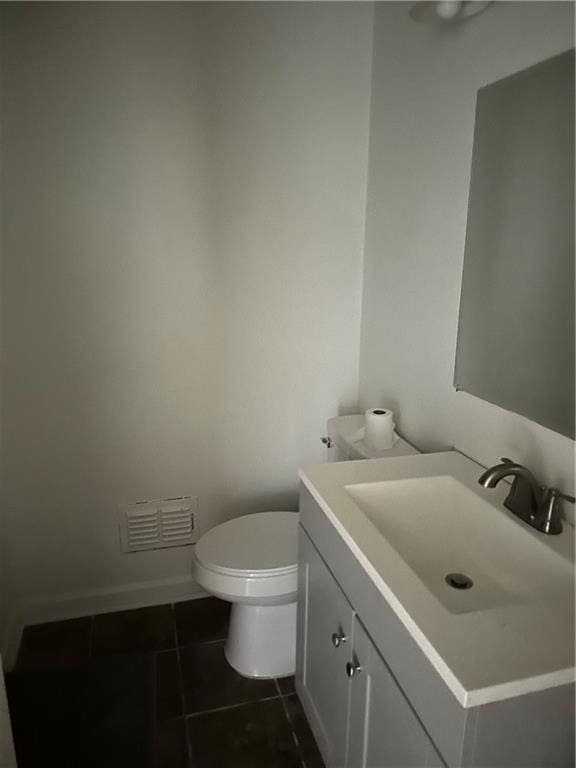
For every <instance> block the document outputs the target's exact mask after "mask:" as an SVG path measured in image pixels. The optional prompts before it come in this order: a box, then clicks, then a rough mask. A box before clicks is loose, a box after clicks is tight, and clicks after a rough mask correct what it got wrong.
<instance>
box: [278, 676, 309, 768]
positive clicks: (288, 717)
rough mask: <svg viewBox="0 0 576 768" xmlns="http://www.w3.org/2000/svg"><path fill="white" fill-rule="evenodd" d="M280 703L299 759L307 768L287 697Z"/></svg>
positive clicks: (281, 699) (281, 698)
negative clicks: (289, 710)
mask: <svg viewBox="0 0 576 768" xmlns="http://www.w3.org/2000/svg"><path fill="white" fill-rule="evenodd" d="M278 688H280V686H278ZM280 701H281V702H282V707H283V708H284V716H285V717H286V720H287V721H288V727H289V728H290V733H291V734H292V739H293V741H294V743H295V745H296V750H297V752H298V757H299V758H300V762H301V763H302V768H306V763H305V762H304V755H303V753H302V746H301V744H300V740H299V739H298V734H297V733H296V729H295V727H294V723H293V722H292V718H291V717H290V713H289V712H288V705H287V703H286V700H285V697H284V696H281V697H280Z"/></svg>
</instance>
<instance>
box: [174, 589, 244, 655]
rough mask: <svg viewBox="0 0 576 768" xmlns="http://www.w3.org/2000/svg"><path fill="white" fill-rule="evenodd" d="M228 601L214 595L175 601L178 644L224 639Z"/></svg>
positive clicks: (225, 635) (228, 614) (226, 628)
mask: <svg viewBox="0 0 576 768" xmlns="http://www.w3.org/2000/svg"><path fill="white" fill-rule="evenodd" d="M230 608H231V605H230V603H226V602H224V600H218V598H216V597H202V598H200V599H198V600H187V601H186V602H185V603H176V604H175V605H174V613H175V615H176V630H177V636H178V643H179V645H190V644H192V643H205V642H208V641H211V640H225V639H226V638H227V637H228V620H229V618H230Z"/></svg>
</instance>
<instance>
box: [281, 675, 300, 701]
mask: <svg viewBox="0 0 576 768" xmlns="http://www.w3.org/2000/svg"><path fill="white" fill-rule="evenodd" d="M295 682H296V681H295V679H294V675H290V677H279V678H278V687H279V688H280V693H281V694H282V696H288V695H289V694H290V693H295V692H296V687H295Z"/></svg>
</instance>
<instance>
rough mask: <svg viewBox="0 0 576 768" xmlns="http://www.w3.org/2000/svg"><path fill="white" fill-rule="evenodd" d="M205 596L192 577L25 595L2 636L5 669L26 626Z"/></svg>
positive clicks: (7, 622) (8, 618) (1, 644)
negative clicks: (36, 595)
mask: <svg viewBox="0 0 576 768" xmlns="http://www.w3.org/2000/svg"><path fill="white" fill-rule="evenodd" d="M199 597H206V592H204V590H203V589H202V588H201V587H200V586H198V584H197V583H196V582H195V581H194V580H193V579H191V578H187V579H181V578H177V579H162V580H159V581H145V582H139V583H135V584H124V585H122V586H120V587H115V588H113V589H95V590H86V591H79V592H68V593H62V594H49V595H42V596H38V597H30V598H26V599H22V600H20V601H19V602H17V603H16V605H15V606H13V607H12V610H10V612H9V615H8V616H7V620H6V622H5V629H4V632H3V634H2V638H1V639H0V654H1V656H2V660H3V662H4V669H5V670H9V669H11V668H12V667H13V665H14V663H15V661H16V654H17V653H18V647H19V645H20V639H21V637H22V632H23V631H24V627H27V626H30V625H32V624H45V623H47V622H50V621H63V620H64V619H76V618H79V617H81V616H92V615H94V614H97V613H109V612H111V611H125V610H130V609H131V608H146V607H147V606H150V605H162V604H165V603H178V602H181V601H183V600H194V599H196V598H199Z"/></svg>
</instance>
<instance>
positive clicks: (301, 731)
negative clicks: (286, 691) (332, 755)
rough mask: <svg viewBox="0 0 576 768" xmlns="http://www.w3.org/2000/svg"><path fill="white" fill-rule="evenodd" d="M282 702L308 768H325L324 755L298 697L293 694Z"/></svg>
mask: <svg viewBox="0 0 576 768" xmlns="http://www.w3.org/2000/svg"><path fill="white" fill-rule="evenodd" d="M282 702H283V703H284V705H285V706H286V709H287V710H288V718H289V720H290V723H291V725H292V728H293V730H294V733H295V734H296V738H297V739H298V744H299V747H300V752H301V754H302V758H303V760H304V763H305V765H306V768H324V761H323V760H322V755H321V754H320V750H319V749H318V746H317V744H316V740H315V738H314V734H313V733H312V731H311V729H310V726H309V725H308V720H307V718H306V715H305V714H304V710H303V709H302V704H301V703H300V699H299V698H298V695H297V694H295V693H293V694H291V695H290V696H286V697H284V698H283V699H282Z"/></svg>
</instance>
